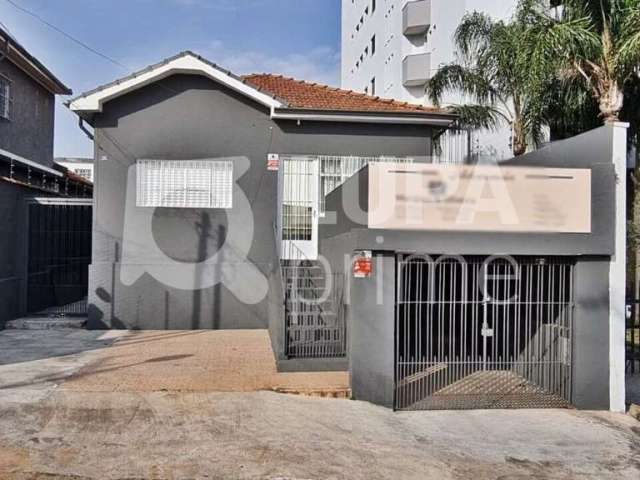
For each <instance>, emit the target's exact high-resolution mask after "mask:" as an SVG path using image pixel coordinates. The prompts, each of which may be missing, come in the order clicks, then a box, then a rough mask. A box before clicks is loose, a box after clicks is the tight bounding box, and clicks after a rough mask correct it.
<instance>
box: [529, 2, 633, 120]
mask: <svg viewBox="0 0 640 480" xmlns="http://www.w3.org/2000/svg"><path fill="white" fill-rule="evenodd" d="M547 3H548V2H547V1H545V0H522V1H521V4H520V14H521V17H522V18H526V20H523V21H526V22H527V23H528V24H529V25H531V26H532V27H531V28H532V38H533V41H534V42H535V44H536V45H535V49H534V53H533V56H534V58H546V59H547V60H548V61H553V62H555V66H556V71H557V73H558V78H559V80H560V81H561V82H562V83H563V84H564V85H565V87H566V88H567V89H568V90H567V92H566V93H569V95H570V98H571V99H572V100H574V101H576V102H580V101H581V100H582V102H585V101H586V99H584V98H583V99H580V98H579V95H580V94H581V92H580V88H582V90H583V92H588V93H589V94H590V95H591V97H592V98H593V100H594V101H595V102H596V103H597V106H598V110H599V115H600V117H601V118H602V120H603V121H605V122H616V121H619V120H620V112H621V111H622V109H623V107H624V102H625V87H626V86H627V85H628V84H629V83H633V82H634V81H635V80H636V79H637V78H638V66H639V65H640V0H564V1H563V2H561V3H562V5H563V6H562V7H561V8H560V9H558V10H557V11H556V12H558V13H557V14H556V15H553V14H552V13H550V12H549V10H548V8H547ZM571 86H573V87H576V86H577V87H578V88H574V89H573V94H572V92H571V88H572V87H571ZM574 94H575V95H574Z"/></svg>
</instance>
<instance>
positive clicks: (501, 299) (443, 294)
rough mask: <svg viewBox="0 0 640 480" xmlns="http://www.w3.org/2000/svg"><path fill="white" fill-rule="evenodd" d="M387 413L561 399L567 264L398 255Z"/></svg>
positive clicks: (566, 376)
mask: <svg viewBox="0 0 640 480" xmlns="http://www.w3.org/2000/svg"><path fill="white" fill-rule="evenodd" d="M397 271H398V274H397V298H396V345H395V351H396V376H395V397H394V398H395V407H396V408H397V409H407V410H436V409H472V408H545V407H547V408H562V407H567V406H569V403H570V401H571V327H572V319H573V261H572V260H571V259H567V258H530V257H500V258H496V257H452V256H431V257H430V256H426V255H425V256H416V255H413V256H400V257H399V258H398V269H397Z"/></svg>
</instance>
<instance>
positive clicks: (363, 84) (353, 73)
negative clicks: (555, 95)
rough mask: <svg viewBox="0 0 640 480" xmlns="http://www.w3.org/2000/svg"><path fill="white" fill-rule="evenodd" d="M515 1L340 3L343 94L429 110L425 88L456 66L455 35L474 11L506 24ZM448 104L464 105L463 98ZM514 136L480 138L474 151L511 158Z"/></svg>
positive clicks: (452, 98) (364, 0) (498, 134)
mask: <svg viewBox="0 0 640 480" xmlns="http://www.w3.org/2000/svg"><path fill="white" fill-rule="evenodd" d="M516 4H517V0H413V1H407V0H342V88H344V89H347V90H354V91H358V92H364V93H367V94H369V95H374V96H380V97H383V98H394V99H397V100H402V101H405V102H410V103H416V104H422V105H424V104H428V103H429V102H428V99H427V97H426V95H425V84H426V82H427V80H428V79H429V78H430V76H432V75H433V74H434V73H435V72H436V71H437V69H438V68H439V67H440V66H441V65H444V64H447V63H451V62H453V61H454V60H455V47H454V44H453V34H454V32H455V30H456V27H457V26H458V25H459V23H460V21H461V20H462V17H463V16H464V15H465V14H466V13H469V12H473V11H474V10H477V11H482V12H486V13H488V14H489V15H491V16H492V17H494V18H498V19H508V18H509V17H510V16H511V15H512V14H513V13H514V10H515V6H516ZM444 100H445V102H444V103H445V104H455V103H461V102H462V101H463V98H462V97H461V96H460V95H456V94H452V95H449V96H448V97H446V98H445V99H444ZM509 143H510V132H509V129H508V128H505V129H504V130H502V131H500V132H495V133H494V132H481V133H480V134H476V135H475V136H474V139H473V140H472V145H470V146H469V148H470V149H472V150H474V151H475V153H477V154H483V155H486V156H489V157H493V158H496V159H498V160H501V159H504V158H509V157H510V156H511V148H510V146H509Z"/></svg>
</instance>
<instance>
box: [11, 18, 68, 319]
mask: <svg viewBox="0 0 640 480" xmlns="http://www.w3.org/2000/svg"><path fill="white" fill-rule="evenodd" d="M0 42H2V44H3V48H2V50H3V52H2V56H1V57H0V76H1V77H2V78H3V79H5V80H7V81H8V82H9V84H10V92H11V94H10V98H11V101H10V108H9V117H10V118H9V119H6V118H0V150H3V151H4V152H6V153H8V154H9V155H12V156H14V157H15V156H17V157H20V158H21V159H26V160H27V162H29V163H28V164H24V163H23V162H21V161H19V160H16V159H15V158H13V162H12V160H11V158H9V157H5V155H3V154H2V153H0V177H2V178H1V179H0V329H2V328H3V327H4V323H5V322H6V321H7V320H10V319H13V318H15V317H17V316H20V315H23V314H25V313H26V306H25V295H24V292H25V289H26V262H27V249H26V246H25V243H26V228H27V227H26V206H25V199H26V198H27V197H30V196H36V195H38V196H49V195H52V194H54V193H53V192H52V191H51V190H52V188H51V187H52V181H53V180H54V179H55V178H56V177H54V176H52V175H51V174H50V173H51V170H50V169H51V168H52V167H53V134H54V107H55V94H63V93H71V91H70V90H69V89H68V88H67V87H66V86H64V85H63V84H62V83H60V81H59V80H58V79H56V78H55V77H54V76H53V75H52V74H51V72H49V71H48V70H47V69H46V67H44V65H42V64H41V63H40V62H39V61H38V60H37V59H35V58H34V57H32V56H31V55H30V54H29V53H28V52H27V51H26V50H25V49H24V47H22V46H21V45H19V44H18V43H17V42H16V41H15V40H14V39H13V38H11V37H9V36H8V35H7V34H6V33H5V32H4V31H3V30H2V29H0ZM40 165H41V166H43V167H44V168H45V169H47V170H41V169H40V168H39V166H40ZM43 171H44V172H46V173H45V175H46V176H47V177H46V178H47V180H48V182H49V184H48V186H47V184H46V182H45V183H44V187H45V188H41V187H43V177H42V173H43ZM54 173H55V172H54ZM58 177H59V178H58V179H61V178H62V177H63V175H62V174H61V173H59V174H58ZM29 184H31V185H29ZM63 189H64V188H63Z"/></svg>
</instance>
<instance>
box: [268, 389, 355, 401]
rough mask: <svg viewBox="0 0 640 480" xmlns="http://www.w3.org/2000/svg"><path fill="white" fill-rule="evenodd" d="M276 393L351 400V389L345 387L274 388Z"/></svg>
mask: <svg viewBox="0 0 640 480" xmlns="http://www.w3.org/2000/svg"><path fill="white" fill-rule="evenodd" d="M273 391H274V392H277V393H285V394H289V395H302V396H305V397H322V398H345V399H349V398H351V389H350V388H344V387H322V388H304V387H303V388H296V387H274V388H273Z"/></svg>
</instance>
